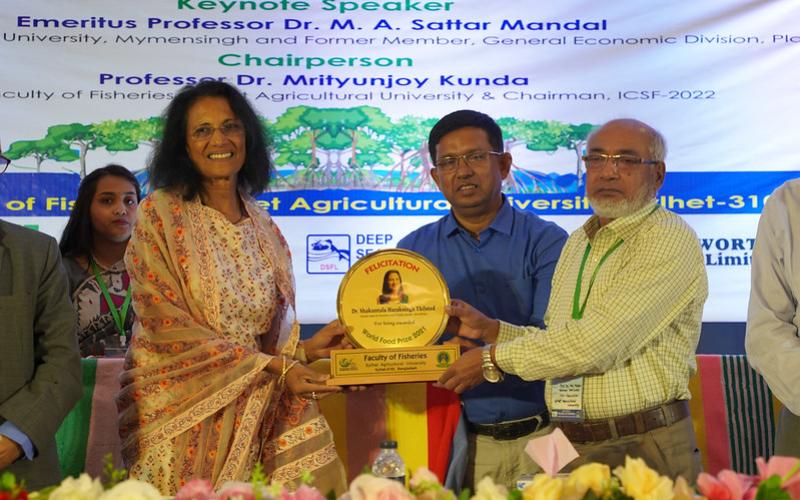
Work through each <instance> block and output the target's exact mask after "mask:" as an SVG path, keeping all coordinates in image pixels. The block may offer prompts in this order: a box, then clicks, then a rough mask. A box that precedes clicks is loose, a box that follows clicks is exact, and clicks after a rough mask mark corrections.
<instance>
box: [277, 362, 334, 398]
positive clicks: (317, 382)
mask: <svg viewBox="0 0 800 500" xmlns="http://www.w3.org/2000/svg"><path fill="white" fill-rule="evenodd" d="M329 378H330V376H328V375H323V374H321V373H318V372H315V371H314V370H312V369H311V368H309V367H307V366H306V365H304V364H303V363H295V364H294V365H293V366H292V367H291V368H289V370H288V371H287V372H286V388H287V389H289V391H290V392H291V393H292V394H295V395H296V396H299V397H301V398H306V399H322V398H324V397H325V396H329V395H331V394H334V393H336V392H342V388H341V387H339V386H338V385H325V381H326V380H328V379H329Z"/></svg>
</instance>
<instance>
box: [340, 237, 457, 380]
mask: <svg viewBox="0 0 800 500" xmlns="http://www.w3.org/2000/svg"><path fill="white" fill-rule="evenodd" d="M449 303H450V293H449V292H448V290H447V284H446V283H445V281H444V278H442V275H441V273H439V270H438V269H436V267H435V266H434V265H433V264H432V263H431V262H430V261H429V260H428V259H426V258H425V257H423V256H422V255H420V254H418V253H415V252H411V251H409V250H380V251H378V252H374V253H371V254H369V255H367V256H366V257H363V258H361V259H360V260H359V261H357V262H356V263H355V264H354V265H353V267H351V268H350V270H349V271H348V272H347V274H346V275H345V277H344V279H342V282H341V284H340V285H339V293H338V296H337V312H338V315H339V322H341V323H342V325H344V326H345V328H347V331H348V333H347V336H348V338H349V339H350V342H352V343H353V344H354V345H355V346H357V347H358V349H344V350H338V351H333V352H331V379H330V380H329V381H328V383H329V384H332V385H351V384H356V385H363V384H379V383H389V382H421V381H427V380H438V378H439V376H440V375H441V374H442V373H443V372H444V371H445V370H446V369H447V368H448V367H449V366H450V365H452V364H453V362H454V361H455V360H456V359H458V355H459V348H458V346H457V345H433V344H435V343H436V341H437V340H438V339H439V337H440V336H441V335H442V332H444V329H445V326H447V320H448V316H447V313H446V312H445V310H444V308H445V306H446V305H447V304H449Z"/></svg>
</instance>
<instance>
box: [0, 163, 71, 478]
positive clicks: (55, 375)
mask: <svg viewBox="0 0 800 500" xmlns="http://www.w3.org/2000/svg"><path fill="white" fill-rule="evenodd" d="M7 165H8V159H7V158H5V157H3V156H0V172H2V171H3V170H5V167H6V166H7ZM75 330H76V321H75V312H74V311H73V310H72V304H70V302H69V297H68V296H67V276H66V273H65V272H64V268H63V267H62V266H61V256H60V255H59V253H58V245H57V244H56V241H55V239H53V238H52V237H50V236H47V235H45V234H42V233H39V232H37V231H33V230H31V229H27V228H24V227H21V226H18V225H16V224H11V223H9V222H6V221H3V220H0V475H1V474H2V472H4V471H10V472H12V473H13V474H14V475H15V476H16V477H17V479H18V480H24V481H25V484H26V485H27V487H28V488H29V489H31V490H34V489H40V488H43V487H46V486H50V485H53V484H57V483H58V482H59V481H60V480H61V468H60V467H59V464H58V455H57V454H56V441H55V434H56V430H58V427H59V426H60V425H61V422H62V420H63V419H64V417H65V416H66V415H67V413H69V411H70V410H71V409H72V407H73V406H74V405H75V403H76V402H77V401H78V399H80V397H81V365H80V356H79V354H78V343H77V341H76V335H75Z"/></svg>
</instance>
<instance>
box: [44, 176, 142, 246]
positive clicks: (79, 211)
mask: <svg viewBox="0 0 800 500" xmlns="http://www.w3.org/2000/svg"><path fill="white" fill-rule="evenodd" d="M109 175H110V176H113V177H121V178H123V179H125V180H126V181H128V182H130V183H131V184H132V185H133V187H134V191H136V200H137V201H139V200H141V199H142V188H141V186H140V185H139V181H138V180H137V179H136V176H135V175H133V174H132V173H131V171H130V170H128V169H127V168H125V167H123V166H122V165H117V164H115V163H109V164H108V165H106V166H105V167H101V168H98V169H97V170H95V171H93V172H92V173H90V174H89V175H87V176H86V177H84V178H83V180H82V181H81V183H80V185H79V186H78V196H77V197H76V198H75V204H74V205H73V206H72V211H71V212H70V214H69V220H68V221H67V225H66V227H65V228H64V232H63V233H61V241H60V242H59V244H58V249H59V250H60V251H61V255H62V256H64V257H78V256H85V257H88V256H90V255H91V254H92V244H93V242H94V233H93V232H92V216H91V214H90V209H91V207H92V199H93V198H94V194H95V193H96V192H97V183H98V182H100V179H102V178H103V177H106V176H109Z"/></svg>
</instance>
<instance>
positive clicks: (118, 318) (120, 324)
mask: <svg viewBox="0 0 800 500" xmlns="http://www.w3.org/2000/svg"><path fill="white" fill-rule="evenodd" d="M89 260H90V261H91V263H92V271H94V278H95V279H96V280H97V284H98V285H100V290H102V292H103V297H105V299H106V304H108V309H109V310H110V311H111V317H112V318H114V324H116V325H117V331H119V338H120V343H121V344H122V345H125V318H126V317H127V315H128V306H130V305H131V287H130V285H128V291H127V292H126V293H125V301H124V302H123V303H122V308H121V309H122V310H121V311H120V310H118V309H117V306H116V305H115V304H114V301H113V300H111V294H110V293H108V287H107V286H106V282H105V281H104V280H103V277H102V276H101V275H100V269H98V268H97V263H95V261H94V259H89Z"/></svg>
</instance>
